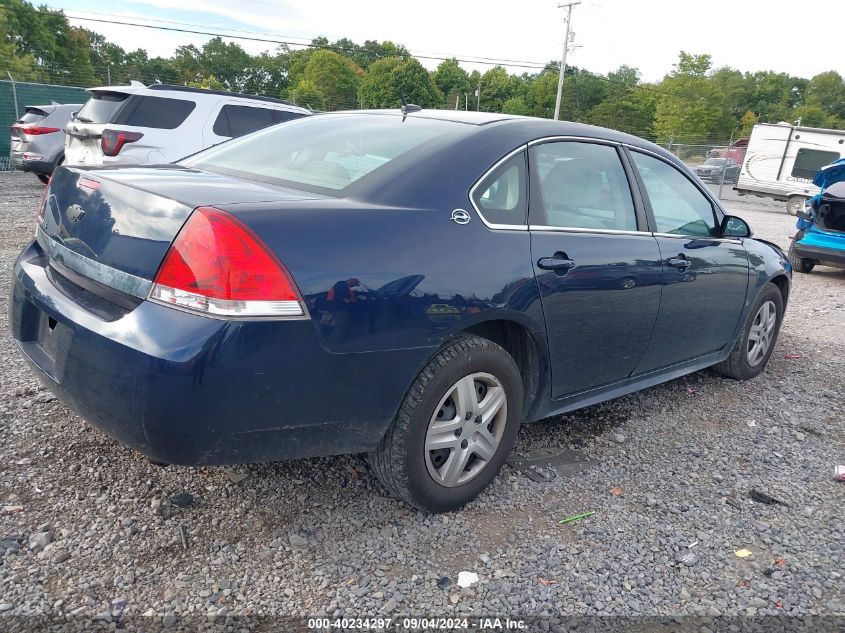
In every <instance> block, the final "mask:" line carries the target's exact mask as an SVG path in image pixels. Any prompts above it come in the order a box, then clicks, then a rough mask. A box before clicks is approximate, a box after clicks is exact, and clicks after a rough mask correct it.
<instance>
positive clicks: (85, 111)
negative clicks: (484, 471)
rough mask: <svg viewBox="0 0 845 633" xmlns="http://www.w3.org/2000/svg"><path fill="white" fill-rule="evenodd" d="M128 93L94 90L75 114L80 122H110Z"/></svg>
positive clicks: (127, 96)
mask: <svg viewBox="0 0 845 633" xmlns="http://www.w3.org/2000/svg"><path fill="white" fill-rule="evenodd" d="M128 98H129V95H128V94H126V93H124V92H102V91H98V92H95V93H94V94H93V95H92V96H91V98H90V99H88V101H86V102H85V105H84V106H82V109H81V110H80V111H79V113H78V114H77V115H76V119H77V120H78V121H81V122H82V123H111V122H112V119H113V118H114V115H115V113H117V111H118V110H119V109H120V107H121V106H122V105H123V103H124V101H126V99H128Z"/></svg>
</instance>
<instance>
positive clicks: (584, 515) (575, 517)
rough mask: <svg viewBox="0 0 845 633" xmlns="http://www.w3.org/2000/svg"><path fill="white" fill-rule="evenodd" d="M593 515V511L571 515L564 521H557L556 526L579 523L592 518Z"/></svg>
mask: <svg viewBox="0 0 845 633" xmlns="http://www.w3.org/2000/svg"><path fill="white" fill-rule="evenodd" d="M595 513H596V512H595V510H590V511H589V512H581V513H580V514H573V515H571V516H568V517H566V518H565V519H561V520H560V521H558V525H565V524H566V523H572V522H573V521H580V520H581V519H586V518H587V517H591V516H593V515H594V514H595Z"/></svg>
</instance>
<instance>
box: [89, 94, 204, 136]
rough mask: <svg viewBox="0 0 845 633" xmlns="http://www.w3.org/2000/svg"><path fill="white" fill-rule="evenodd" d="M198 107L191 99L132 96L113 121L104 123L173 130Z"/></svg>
mask: <svg viewBox="0 0 845 633" xmlns="http://www.w3.org/2000/svg"><path fill="white" fill-rule="evenodd" d="M196 105H197V104H196V103H194V102H193V101H191V100H189V99H169V98H167V97H142V96H139V95H132V96H131V97H129V99H128V100H127V101H126V105H125V106H124V107H123V108H122V109H121V110H120V112H117V113H116V114H115V116H114V117H113V118H112V120H111V121H103V123H115V124H118V125H133V126H137V127H149V128H156V129H159V130H173V129H176V128H177V127H179V126H180V125H182V123H184V122H185V119H187V118H188V115H189V114H190V113H191V112H193V111H194V108H195V107H196Z"/></svg>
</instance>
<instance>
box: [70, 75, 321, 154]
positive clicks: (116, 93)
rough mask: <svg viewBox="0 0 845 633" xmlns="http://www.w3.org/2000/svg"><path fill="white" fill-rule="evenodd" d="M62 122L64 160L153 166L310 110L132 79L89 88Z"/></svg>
mask: <svg viewBox="0 0 845 633" xmlns="http://www.w3.org/2000/svg"><path fill="white" fill-rule="evenodd" d="M88 92H90V93H91V98H90V99H88V101H87V102H86V103H85V105H84V106H82V108H81V109H80V110H79V112H77V114H76V116H75V117H74V118H73V119H71V121H70V122H69V123H68V124H67V125H66V126H65V133H66V134H67V137H66V140H65V163H66V164H68V165H103V164H106V165H115V164H118V165H126V164H137V165H154V164H162V163H172V162H174V161H177V160H179V159H180V158H184V157H185V156H189V155H190V154H193V153H195V152H198V151H200V150H201V149H205V148H206V147H211V146H212V145H217V144H218V143H222V142H223V141H227V140H229V139H230V138H233V137H235V136H243V135H244V134H249V133H250V132H254V131H256V130H260V129H261V128H264V127H267V126H269V125H275V124H276V123H281V122H283V121H288V120H290V119H296V118H299V117H302V116H308V115H309V114H310V113H311V112H310V111H309V110H307V109H305V108H301V107H299V106H296V105H294V104H292V103H288V102H287V101H282V100H280V99H273V98H270V97H258V96H254V95H243V94H237V93H232V92H223V91H219V90H206V89H203V88H188V87H185V86H169V85H165V84H156V85H152V86H145V85H144V84H142V83H140V82H137V81H133V82H131V84H130V85H129V86H103V87H100V88H90V89H89V90H88Z"/></svg>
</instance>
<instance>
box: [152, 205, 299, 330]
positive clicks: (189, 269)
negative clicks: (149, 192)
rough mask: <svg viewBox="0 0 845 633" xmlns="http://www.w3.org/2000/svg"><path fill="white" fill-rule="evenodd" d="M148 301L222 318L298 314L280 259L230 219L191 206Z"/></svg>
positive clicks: (296, 297) (221, 213)
mask: <svg viewBox="0 0 845 633" xmlns="http://www.w3.org/2000/svg"><path fill="white" fill-rule="evenodd" d="M150 299H152V300H154V301H158V302H161V303H165V304H167V305H171V306H175V307H179V308H184V309H187V310H192V311H195V312H200V313H202V314H206V315H214V316H223V317H301V316H304V315H305V310H304V309H303V307H302V306H303V304H302V300H301V298H300V295H299V292H298V291H297V289H296V286H295V285H294V283H293V280H292V279H291V277H290V275H289V274H288V271H287V270H286V269H285V267H284V265H283V264H282V262H280V261H279V260H278V258H277V257H276V256H275V255H274V254H273V253H271V252H270V251H269V250H268V249H267V247H266V246H264V244H262V243H261V241H260V240H259V239H258V238H257V237H256V236H255V235H254V234H253V233H252V231H250V230H249V229H248V228H247V227H245V226H244V225H243V224H241V223H240V222H239V221H238V220H236V219H235V218H234V217H232V216H231V215H229V214H228V213H226V212H225V211H221V210H220V209H215V208H213V207H200V208H198V209H196V210H195V211H194V212H193V214H191V217H190V218H188V221H187V222H186V223H185V226H184V227H182V230H181V231H180V232H179V235H177V237H176V239H175V240H174V242H173V244H172V245H171V246H170V250H168V251H167V255H165V257H164V261H163V262H162V263H161V267H160V268H159V270H158V274H157V275H156V278H155V281H154V282H153V288H152V290H151V291H150Z"/></svg>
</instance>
